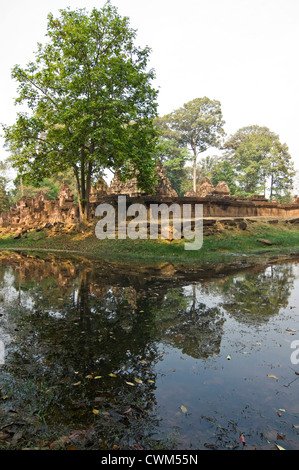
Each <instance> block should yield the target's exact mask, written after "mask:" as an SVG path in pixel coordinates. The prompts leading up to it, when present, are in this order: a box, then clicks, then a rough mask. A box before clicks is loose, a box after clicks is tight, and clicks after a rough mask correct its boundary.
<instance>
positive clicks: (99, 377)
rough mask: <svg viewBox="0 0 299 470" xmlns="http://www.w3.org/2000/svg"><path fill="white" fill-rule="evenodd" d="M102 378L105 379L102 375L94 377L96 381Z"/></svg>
mask: <svg viewBox="0 0 299 470" xmlns="http://www.w3.org/2000/svg"><path fill="white" fill-rule="evenodd" d="M102 378H103V376H102V375H97V376H96V377H94V379H95V380H96V379H102Z"/></svg>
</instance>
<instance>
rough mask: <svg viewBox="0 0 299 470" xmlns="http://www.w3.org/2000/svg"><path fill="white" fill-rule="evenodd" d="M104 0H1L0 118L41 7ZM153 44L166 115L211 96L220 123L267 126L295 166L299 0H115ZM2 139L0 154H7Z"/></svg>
mask: <svg viewBox="0 0 299 470" xmlns="http://www.w3.org/2000/svg"><path fill="white" fill-rule="evenodd" d="M104 4H105V0H93V1H90V0H82V1H81V0H51V2H50V1H49V2H48V1H44V0H39V1H37V0H9V1H4V0H1V7H0V8H1V10H0V13H1V14H0V44H1V52H0V54H1V75H0V80H1V87H0V104H1V106H0V122H1V123H5V124H12V123H13V122H14V120H15V116H16V112H17V109H18V108H17V107H15V106H14V98H15V97H16V83H15V82H13V81H12V80H11V75H10V74H11V69H12V67H13V66H14V65H15V64H20V65H22V66H25V65H26V64H27V63H28V62H29V61H30V60H31V59H34V52H35V51H36V45H37V42H41V43H43V42H44V41H45V39H44V34H45V33H46V25H47V14H48V13H49V12H52V13H53V14H54V15H55V16H56V15H57V16H58V15H59V12H58V10H59V9H64V8H67V7H68V6H70V7H71V8H74V9H75V8H86V9H87V10H90V9H92V8H93V7H95V8H98V9H100V8H102V6H103V5H104ZM112 4H113V5H114V6H116V7H117V8H118V11H119V13H120V14H121V15H122V16H128V17H129V18H130V23H131V27H132V28H134V29H137V30H138V35H137V40H136V43H137V44H138V45H139V46H145V45H148V46H149V47H150V48H151V49H152V53H151V67H153V68H154V69H155V71H156V76H157V78H156V81H155V84H154V85H155V87H158V88H159V90H160V93H159V97H158V103H159V114H160V115H161V116H162V115H164V114H167V113H169V112H171V111H173V110H174V109H177V108H179V107H181V106H182V105H183V104H184V103H186V102H188V101H190V100H193V99H195V98H200V97H204V96H207V97H208V98H210V99H215V100H219V101H220V103H221V106H222V112H223V117H224V120H225V121H226V125H225V130H226V132H227V133H228V134H233V133H235V132H236V131H237V130H238V129H240V128H241V127H244V126H249V125H253V124H257V125H261V126H266V127H268V128H269V129H270V130H271V131H272V132H275V133H276V134H278V135H279V137H280V140H281V142H282V143H286V144H287V145H288V147H289V150H290V153H291V155H292V158H293V161H294V163H295V167H296V169H297V170H299V141H298V136H297V134H298V124H299V123H298V109H299V89H298V87H299V61H298V46H299V0H184V1H178V0H114V1H113V0H112ZM2 145H3V141H2V140H1V141H0V158H1V159H3V158H5V157H6V155H7V152H6V151H5V150H4V149H3V148H2Z"/></svg>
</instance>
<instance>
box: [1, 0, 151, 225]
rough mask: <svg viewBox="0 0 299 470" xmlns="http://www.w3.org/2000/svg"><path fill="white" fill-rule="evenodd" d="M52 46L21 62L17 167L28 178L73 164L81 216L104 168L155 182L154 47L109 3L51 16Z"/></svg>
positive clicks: (10, 134) (12, 132)
mask: <svg viewBox="0 0 299 470" xmlns="http://www.w3.org/2000/svg"><path fill="white" fill-rule="evenodd" d="M47 36H48V39H49V41H48V43H47V44H45V45H44V46H43V45H41V44H38V49H37V52H36V54H35V60H34V61H31V62H29V63H28V65H27V66H26V67H25V68H21V67H20V66H19V65H17V66H15V67H14V69H13V72H12V77H13V78H14V79H16V80H17V81H18V83H19V89H18V93H19V95H18V98H17V99H16V102H17V103H22V104H24V103H25V104H26V105H27V106H28V110H29V112H28V113H24V112H21V113H19V114H18V116H17V120H16V122H15V124H14V125H12V126H9V127H7V126H4V130H5V138H6V143H7V145H8V146H9V149H10V152H11V156H12V160H13V165H14V167H16V168H17V169H18V171H19V174H20V175H22V177H23V181H24V182H26V181H27V182H30V181H33V182H36V181H41V180H42V179H43V178H45V177H49V176H51V175H52V174H53V173H54V172H57V171H65V170H67V169H68V168H72V170H73V172H74V177H75V179H76V182H77V187H78V194H79V207H80V215H81V220H82V221H86V220H87V217H88V210H89V193H90V187H91V184H92V182H93V180H94V179H96V178H98V177H99V176H100V175H101V174H103V171H104V169H107V168H108V169H111V170H112V171H117V172H119V174H120V175H121V177H123V178H124V179H126V178H128V177H132V176H137V179H138V182H139V186H140V188H142V189H144V190H145V191H148V190H150V189H151V188H152V185H153V183H154V182H155V165H156V158H155V149H156V138H157V132H156V129H155V126H154V124H153V120H154V118H155V117H156V116H157V103H156V98H157V91H156V90H155V89H154V88H153V86H152V80H153V79H154V71H153V70H151V69H149V70H148V59H149V54H150V49H149V48H148V47H145V48H139V47H137V46H136V45H135V44H134V42H135V38H136V31H135V30H133V29H132V28H131V27H130V25H129V20H128V18H127V17H121V16H119V14H118V13H117V10H116V8H115V7H113V6H112V5H111V4H110V1H108V2H107V3H106V4H105V6H104V7H103V8H102V9H101V10H97V9H95V8H94V9H93V10H92V11H91V12H90V13H89V14H88V13H87V12H86V10H85V9H79V10H76V11H71V10H70V9H66V10H60V17H59V18H54V16H53V15H52V14H49V15H48V27H47Z"/></svg>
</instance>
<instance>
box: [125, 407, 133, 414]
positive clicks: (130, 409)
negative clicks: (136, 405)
mask: <svg viewBox="0 0 299 470" xmlns="http://www.w3.org/2000/svg"><path fill="white" fill-rule="evenodd" d="M130 411H132V408H129V409H128V410H127V411H124V413H130Z"/></svg>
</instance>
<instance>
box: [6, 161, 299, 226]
mask: <svg viewBox="0 0 299 470" xmlns="http://www.w3.org/2000/svg"><path fill="white" fill-rule="evenodd" d="M157 173H158V183H157V185H156V187H155V189H154V191H153V194H144V193H142V192H141V191H140V189H139V188H138V186H137V180H136V179H135V178H133V179H132V180H129V181H127V182H126V183H124V182H122V181H121V180H120V179H119V178H118V176H117V175H115V176H114V178H113V180H112V181H111V184H110V186H108V184H107V183H106V182H105V181H104V180H103V179H101V180H99V181H98V182H97V184H96V185H95V186H93V187H92V188H91V192H90V218H91V220H93V219H94V218H95V209H96V207H97V205H98V204H100V203H103V202H109V203H111V204H114V205H115V204H117V201H118V196H119V195H126V196H127V199H128V201H127V204H130V203H132V202H133V201H134V200H138V202H141V203H143V204H144V205H146V206H147V207H149V205H150V204H152V203H155V204H161V203H166V204H168V205H171V204H173V203H176V204H179V205H180V206H181V207H182V205H183V204H186V203H188V204H191V206H192V207H193V209H194V206H195V205H196V204H202V205H203V215H204V218H213V217H216V218H218V217H219V218H223V219H225V218H244V217H251V218H252V217H284V218H296V219H298V221H299V198H298V197H297V196H296V197H295V198H294V200H293V202H292V203H290V204H280V203H277V202H270V201H268V200H267V199H265V198H264V197H263V196H255V197H251V198H238V197H233V196H231V194H230V190H229V187H228V185H227V184H226V183H225V182H224V181H221V182H219V183H218V185H217V186H216V187H214V186H213V184H212V183H211V181H210V180H209V179H208V178H205V179H204V180H203V181H202V183H201V185H200V186H199V188H198V190H197V192H194V191H188V192H186V193H185V195H184V196H183V197H179V196H178V195H177V193H176V192H175V190H174V189H173V188H172V187H171V184H170V182H169V179H168V177H167V175H166V172H165V170H164V168H163V166H162V164H159V165H158V166H157ZM78 222H80V217H79V207H78V204H76V202H75V200H74V195H73V194H72V192H71V190H70V188H69V186H68V185H67V184H66V183H63V184H62V186H61V188H60V191H59V194H58V196H57V197H56V198H55V199H53V200H50V199H49V198H48V197H47V196H45V194H44V193H42V192H40V193H38V194H37V196H36V197H35V198H29V197H22V198H21V199H20V200H19V201H17V202H16V203H15V204H14V205H13V206H12V207H11V208H10V209H9V210H8V211H7V212H4V213H2V214H0V232H2V233H17V234H20V233H22V234H24V233H26V232H27V231H29V230H41V229H43V228H54V229H55V227H57V226H66V225H68V227H69V228H71V227H75V226H77V225H78Z"/></svg>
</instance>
